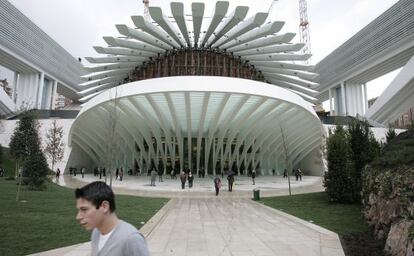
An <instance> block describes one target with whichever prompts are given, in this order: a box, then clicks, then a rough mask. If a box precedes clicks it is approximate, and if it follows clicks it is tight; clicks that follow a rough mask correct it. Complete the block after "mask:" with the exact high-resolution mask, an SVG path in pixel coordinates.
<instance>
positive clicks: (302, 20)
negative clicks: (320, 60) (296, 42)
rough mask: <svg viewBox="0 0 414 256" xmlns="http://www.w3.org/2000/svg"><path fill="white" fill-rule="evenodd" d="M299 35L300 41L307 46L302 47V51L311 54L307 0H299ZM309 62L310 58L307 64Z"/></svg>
mask: <svg viewBox="0 0 414 256" xmlns="http://www.w3.org/2000/svg"><path fill="white" fill-rule="evenodd" d="M299 36H300V42H301V43H304V44H305V46H304V47H303V48H302V53H303V54H310V53H311V46H310V32H309V20H308V6H307V3H306V0H299ZM309 62H310V59H308V60H307V61H306V63H307V64H309Z"/></svg>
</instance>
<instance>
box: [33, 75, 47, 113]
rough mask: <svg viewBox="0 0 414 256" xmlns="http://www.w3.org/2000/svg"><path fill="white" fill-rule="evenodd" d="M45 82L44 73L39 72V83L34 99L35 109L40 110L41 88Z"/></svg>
mask: <svg viewBox="0 0 414 256" xmlns="http://www.w3.org/2000/svg"><path fill="white" fill-rule="evenodd" d="M44 82H45V73H43V72H41V73H40V77H39V81H38V84H37V97H36V105H35V106H36V108H37V109H41V108H42V94H43V87H44Z"/></svg>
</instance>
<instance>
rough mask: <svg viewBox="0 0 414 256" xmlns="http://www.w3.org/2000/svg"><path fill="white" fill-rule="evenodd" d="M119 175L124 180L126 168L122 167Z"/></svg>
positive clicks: (120, 179)
mask: <svg viewBox="0 0 414 256" xmlns="http://www.w3.org/2000/svg"><path fill="white" fill-rule="evenodd" d="M118 175H119V181H122V179H123V178H124V169H122V168H121V170H120V171H119V174H118Z"/></svg>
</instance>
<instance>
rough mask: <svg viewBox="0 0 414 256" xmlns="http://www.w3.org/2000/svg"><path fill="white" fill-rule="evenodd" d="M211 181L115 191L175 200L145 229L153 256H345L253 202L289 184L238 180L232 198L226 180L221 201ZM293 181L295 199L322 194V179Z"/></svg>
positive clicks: (70, 180)
mask: <svg viewBox="0 0 414 256" xmlns="http://www.w3.org/2000/svg"><path fill="white" fill-rule="evenodd" d="M93 180H96V177H94V176H92V175H85V178H83V179H82V178H81V176H79V175H78V176H76V177H73V176H72V177H70V176H65V177H63V178H62V177H61V179H60V181H59V183H60V184H61V185H65V186H68V187H79V186H82V185H83V184H84V183H88V182H91V181H93ZM212 180H213V176H207V177H206V178H204V179H198V178H196V179H195V182H194V187H193V188H191V189H189V188H188V184H187V186H186V188H185V190H182V189H181V187H180V183H179V180H171V179H170V178H167V177H165V178H164V182H157V183H156V186H155V187H151V186H149V184H150V179H149V177H142V176H139V177H135V176H132V177H131V176H126V178H125V179H124V180H123V181H122V182H121V181H118V180H115V181H113V188H114V190H115V192H116V193H118V194H121V193H122V194H130V195H139V196H165V197H167V195H168V197H170V198H172V199H171V200H170V201H169V202H168V203H167V204H166V205H165V206H164V207H163V208H162V209H161V210H160V211H159V212H158V213H157V214H156V215H155V216H153V218H151V219H150V220H149V221H148V222H147V223H146V224H145V225H144V226H143V227H142V228H141V232H142V233H143V234H144V235H145V237H146V239H147V242H148V246H149V249H150V252H151V255H153V256H161V255H162V256H164V255H165V256H167V255H177V256H190V255H191V256H219V255H221V256H230V255H234V256H235V255H240V256H270V255H289V256H290V255H298V256H299V255H306V256H313V255H315V256H319V255H320V256H322V255H323V256H325V255H326V256H328V255H329V256H331V255H333V256H336V255H344V253H343V250H342V247H341V244H340V241H339V238H338V235H337V234H336V233H333V232H331V231H329V230H326V229H324V228H321V227H319V226H316V225H314V224H312V223H310V222H309V221H304V220H301V219H298V218H296V217H293V216H291V215H288V214H286V213H284V212H282V211H278V210H275V209H272V208H270V207H267V206H264V205H262V204H260V203H258V202H255V201H252V200H251V197H252V190H253V189H254V188H259V189H260V191H261V195H262V196H270V195H272V196H273V195H284V194H287V193H288V184H287V179H283V178H282V177H280V176H267V177H258V178H257V179H256V185H252V181H251V178H249V177H236V185H235V187H234V191H233V192H228V191H226V186H227V183H226V179H225V178H224V182H223V189H222V190H221V191H220V195H219V196H218V197H216V196H215V195H214V191H213V181H212ZM291 181H292V184H291V185H292V192H293V193H307V192H316V191H321V190H323V187H322V179H321V177H310V176H305V177H304V178H303V180H302V181H296V180H294V177H292V178H291ZM89 247H90V244H89V242H88V243H83V244H78V245H74V246H69V247H65V248H60V249H56V250H52V251H48V252H43V253H39V254H36V255H39V256H47V255H49V256H54V255H66V256H75V255H76V256H82V255H89Z"/></svg>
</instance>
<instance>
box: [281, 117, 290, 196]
mask: <svg viewBox="0 0 414 256" xmlns="http://www.w3.org/2000/svg"><path fill="white" fill-rule="evenodd" d="M279 127H280V134H281V136H282V146H283V153H284V155H285V157H284V160H285V168H286V170H287V178H288V184H289V196H291V195H292V190H291V188H290V175H289V170H290V161H289V151H288V146H287V143H286V136H285V132H284V131H283V128H282V125H279Z"/></svg>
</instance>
